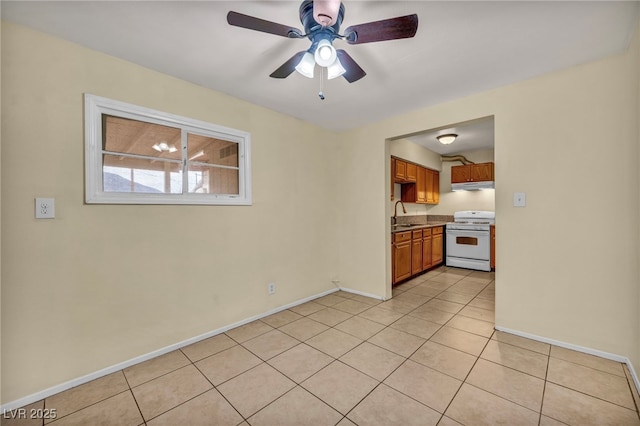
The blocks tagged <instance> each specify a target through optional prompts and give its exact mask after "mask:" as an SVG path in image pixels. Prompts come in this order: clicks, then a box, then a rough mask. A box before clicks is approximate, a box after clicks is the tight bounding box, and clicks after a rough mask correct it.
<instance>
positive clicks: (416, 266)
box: [411, 235, 422, 275]
mask: <svg viewBox="0 0 640 426" xmlns="http://www.w3.org/2000/svg"><path fill="white" fill-rule="evenodd" d="M420 272H422V235H421V236H420V237H419V238H416V239H414V240H412V241H411V275H415V274H419V273H420Z"/></svg>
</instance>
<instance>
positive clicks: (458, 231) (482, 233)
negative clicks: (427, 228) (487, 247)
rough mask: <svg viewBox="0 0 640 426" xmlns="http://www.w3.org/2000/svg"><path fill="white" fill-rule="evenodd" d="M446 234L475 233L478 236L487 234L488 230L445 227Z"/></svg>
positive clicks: (462, 234)
mask: <svg viewBox="0 0 640 426" xmlns="http://www.w3.org/2000/svg"><path fill="white" fill-rule="evenodd" d="M447 234H452V235H461V236H464V235H477V236H479V237H481V236H483V235H489V230H486V231H478V230H475V229H447Z"/></svg>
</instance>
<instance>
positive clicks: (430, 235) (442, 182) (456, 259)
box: [390, 117, 495, 285]
mask: <svg viewBox="0 0 640 426" xmlns="http://www.w3.org/2000/svg"><path fill="white" fill-rule="evenodd" d="M442 135H454V137H451V138H449V139H450V140H448V141H447V140H445V139H443V138H440V139H442V142H441V141H440V140H439V139H438V136H442ZM451 139H453V140H451ZM493 140H494V120H493V117H483V118H480V119H476V120H471V121H468V122H464V123H458V124H453V125H448V126H446V127H441V128H437V129H432V130H428V131H424V132H420V133H418V134H414V135H411V136H408V137H405V138H398V139H395V140H393V141H391V142H390V157H391V158H390V160H391V178H390V181H391V187H390V191H391V196H390V203H391V204H392V208H391V212H392V214H393V216H392V217H391V232H392V233H393V237H392V242H393V244H392V248H391V250H392V256H391V258H392V262H391V263H392V268H391V269H392V283H393V284H394V285H395V284H398V283H400V282H402V281H404V280H406V279H407V278H410V277H415V276H417V275H419V274H421V273H423V272H426V271H428V270H431V269H433V268H434V267H436V266H440V265H441V264H445V265H447V266H454V267H462V268H468V269H476V270H484V271H489V270H492V269H494V267H495V264H494V260H495V257H494V255H495V251H494V249H495V245H494V244H493V241H495V240H494V239H493V238H495V226H493V225H494V223H495V190H494V189H493V188H494V180H493V176H494V163H493V160H494V158H493V157H494V156H493ZM444 142H448V143H444ZM405 161H406V163H407V164H408V165H409V167H411V168H417V174H418V179H417V181H418V184H417V185H416V184H415V183H413V182H415V181H416V179H413V178H412V177H409V178H408V179H407V178H406V177H405V176H404V175H403V173H406V174H407V175H411V174H412V173H414V172H413V171H412V170H413V169H409V170H407V171H406V172H405V167H406V165H405ZM471 164H473V166H471ZM472 167H473V169H474V170H478V171H480V172H484V174H483V173H478V172H476V173H471V171H470V170H471V168H472ZM452 168H453V171H454V173H453V180H452ZM460 172H462V173H463V174H465V173H466V174H467V175H464V176H457V175H458V174H460ZM425 173H426V176H427V177H426V182H427V185H426V191H425V190H424V189H420V187H421V186H422V185H421V184H420V182H421V180H423V179H424V177H422V176H421V174H425ZM471 175H474V176H475V181H481V183H480V184H478V183H477V182H475V183H474V182H467V181H469V180H471V181H473V180H474V179H473V178H471ZM452 182H454V184H452ZM458 182H465V183H458ZM432 185H435V188H432ZM469 185H472V186H471V187H469ZM416 188H418V189H416ZM416 191H417V193H416ZM432 191H435V194H434V195H432ZM421 192H425V193H426V194H427V195H426V197H424V196H423V197H421V196H420V195H418V194H420V193H421ZM416 196H417V198H416ZM454 215H455V216H456V217H455V226H454V225H453V222H454ZM478 216H482V218H480V217H478ZM463 222H473V223H463ZM478 222H481V223H478ZM484 222H486V223H484ZM447 223H449V225H448V226H447V227H446V231H445V226H444V225H446V224H447ZM410 225H414V226H410ZM454 228H455V230H454ZM490 232H491V236H492V239H491V244H490ZM442 234H445V235H442ZM476 236H477V238H476ZM420 252H421V253H420ZM443 253H444V255H443ZM490 253H491V254H492V255H493V256H491V259H490V257H489V254H490ZM473 259H482V260H473Z"/></svg>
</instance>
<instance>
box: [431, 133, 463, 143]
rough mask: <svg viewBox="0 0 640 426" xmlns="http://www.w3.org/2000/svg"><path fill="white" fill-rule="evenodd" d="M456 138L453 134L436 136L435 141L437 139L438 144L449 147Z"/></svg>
mask: <svg viewBox="0 0 640 426" xmlns="http://www.w3.org/2000/svg"><path fill="white" fill-rule="evenodd" d="M457 137H458V135H456V134H454V133H448V134H446V135H440V136H436V139H438V142H440V143H441V144H443V145H449V144H450V143H453V141H455V140H456V138H457Z"/></svg>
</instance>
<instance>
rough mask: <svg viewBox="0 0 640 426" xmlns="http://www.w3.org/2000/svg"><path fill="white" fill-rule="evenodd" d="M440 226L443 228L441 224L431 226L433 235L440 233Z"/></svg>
mask: <svg viewBox="0 0 640 426" xmlns="http://www.w3.org/2000/svg"><path fill="white" fill-rule="evenodd" d="M442 228H443V227H442V226H435V227H433V228H431V232H432V234H433V235H436V234H442Z"/></svg>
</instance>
